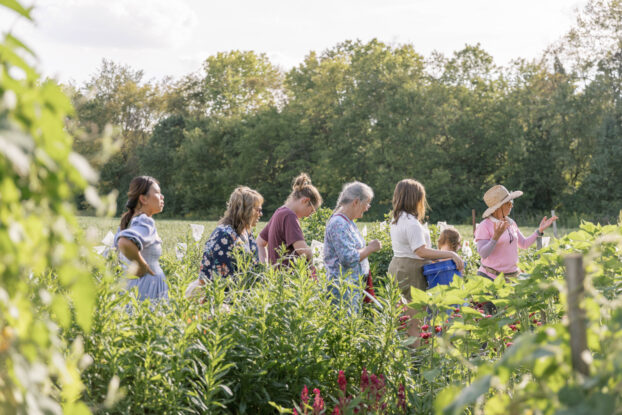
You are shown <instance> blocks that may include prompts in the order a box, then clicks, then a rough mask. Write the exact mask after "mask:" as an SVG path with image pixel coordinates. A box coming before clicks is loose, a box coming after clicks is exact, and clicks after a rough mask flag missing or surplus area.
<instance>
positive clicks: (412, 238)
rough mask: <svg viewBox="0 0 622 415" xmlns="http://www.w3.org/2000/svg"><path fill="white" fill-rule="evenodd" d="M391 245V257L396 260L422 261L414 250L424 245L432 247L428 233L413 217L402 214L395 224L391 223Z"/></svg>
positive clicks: (426, 228)
mask: <svg viewBox="0 0 622 415" xmlns="http://www.w3.org/2000/svg"><path fill="white" fill-rule="evenodd" d="M391 245H392V246H393V256H396V257H398V258H414V259H423V258H421V257H420V256H418V255H416V254H415V250H416V249H418V248H420V247H422V246H423V245H426V246H427V247H428V248H431V247H432V241H431V240H430V231H429V229H428V227H427V226H425V225H422V224H421V222H419V221H418V220H417V218H415V217H414V216H413V215H411V214H409V213H406V212H402V214H401V215H400V217H399V219H398V221H397V224H394V223H391Z"/></svg>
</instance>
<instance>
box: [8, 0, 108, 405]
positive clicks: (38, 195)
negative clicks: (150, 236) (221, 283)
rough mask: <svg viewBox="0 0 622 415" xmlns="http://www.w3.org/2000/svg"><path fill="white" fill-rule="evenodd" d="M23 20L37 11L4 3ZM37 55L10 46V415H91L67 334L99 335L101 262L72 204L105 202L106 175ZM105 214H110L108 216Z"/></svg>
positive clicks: (77, 347)
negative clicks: (70, 123)
mask: <svg viewBox="0 0 622 415" xmlns="http://www.w3.org/2000/svg"><path fill="white" fill-rule="evenodd" d="M0 5H1V6H0V7H2V8H3V9H4V10H5V11H6V9H7V8H8V9H10V10H12V11H13V12H15V13H17V14H19V15H20V16H21V17H22V18H25V19H28V20H32V17H31V9H30V8H25V7H23V6H22V5H21V4H20V3H19V2H18V1H15V0H12V1H8V2H7V1H3V2H0ZM33 58H34V54H33V52H32V51H31V50H30V49H29V48H28V47H27V46H26V45H25V44H23V43H22V42H21V41H20V40H19V39H17V38H16V37H14V36H13V35H11V34H6V35H5V36H4V38H3V40H2V42H1V43H0V258H1V259H0V264H1V265H0V412H2V413H22V414H32V413H61V412H65V413H88V412H89V410H88V408H87V407H86V406H85V404H84V403H82V402H81V401H80V396H81V393H82V390H83V385H82V382H81V380H80V371H81V369H82V368H83V367H84V366H86V365H88V362H89V361H88V357H87V356H85V355H84V354H83V346H82V340H81V339H79V338H75V339H70V340H66V339H65V338H63V337H62V336H60V334H61V332H62V331H63V330H65V329H67V328H69V327H70V326H71V325H72V324H77V325H79V326H80V327H82V329H83V330H85V331H88V330H89V328H90V327H91V315H92V311H93V306H94V302H95V296H94V293H93V291H94V283H93V278H92V274H91V269H92V267H91V265H89V264H95V263H96V262H95V261H94V259H93V258H92V255H93V254H92V253H91V251H90V248H89V247H88V245H87V244H84V243H82V242H81V241H80V239H79V236H78V235H79V234H80V231H79V228H78V225H77V223H76V219H75V216H74V206H73V205H72V203H71V201H72V200H73V198H74V196H75V195H76V194H77V193H81V192H86V196H87V199H89V201H91V202H93V203H96V202H99V199H98V196H97V193H96V191H95V190H94V188H93V187H91V186H90V185H89V183H91V184H92V183H94V182H95V181H96V179H97V175H96V174H95V173H94V172H93V171H92V170H91V169H90V168H89V167H88V164H87V162H86V161H85V160H84V159H83V158H82V157H81V156H79V155H77V154H76V153H73V152H72V150H71V149H72V138H71V137H70V136H69V135H68V134H67V133H66V131H65V128H64V127H65V119H66V117H67V116H68V115H69V114H71V113H72V107H71V104H70V102H69V100H68V99H67V97H65V95H63V93H62V92H61V90H60V88H59V87H58V86H57V85H56V83H55V82H54V81H52V80H41V79H40V77H39V75H38V74H37V72H36V71H35V69H34V68H33V67H32V66H31V64H30V63H29V62H31V61H32V60H33ZM100 207H101V208H103V205H101V206H100Z"/></svg>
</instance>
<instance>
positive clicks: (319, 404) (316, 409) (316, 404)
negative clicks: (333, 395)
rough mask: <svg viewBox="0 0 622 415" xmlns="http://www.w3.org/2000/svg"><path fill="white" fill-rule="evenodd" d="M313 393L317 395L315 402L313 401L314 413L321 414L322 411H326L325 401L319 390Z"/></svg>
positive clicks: (316, 389) (314, 390)
mask: <svg viewBox="0 0 622 415" xmlns="http://www.w3.org/2000/svg"><path fill="white" fill-rule="evenodd" d="M313 393H314V394H315V400H314V401H313V412H314V413H318V414H319V413H320V411H321V410H322V409H324V399H322V395H320V390H319V389H318V388H315V389H313Z"/></svg>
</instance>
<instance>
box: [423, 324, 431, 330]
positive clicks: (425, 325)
mask: <svg viewBox="0 0 622 415" xmlns="http://www.w3.org/2000/svg"><path fill="white" fill-rule="evenodd" d="M429 328H430V326H429V325H427V324H424V325H423V326H421V330H423V331H428V329H429Z"/></svg>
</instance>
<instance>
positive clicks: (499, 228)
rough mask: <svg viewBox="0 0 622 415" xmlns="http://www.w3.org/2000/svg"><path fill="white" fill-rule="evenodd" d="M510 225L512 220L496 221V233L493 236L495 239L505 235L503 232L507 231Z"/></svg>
mask: <svg viewBox="0 0 622 415" xmlns="http://www.w3.org/2000/svg"><path fill="white" fill-rule="evenodd" d="M509 226H510V222H509V221H507V220H504V221H500V222H497V223H495V233H494V235H493V236H492V239H494V240H495V241H498V240H499V238H501V235H503V232H505V231H506V229H507V228H508V227H509Z"/></svg>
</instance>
